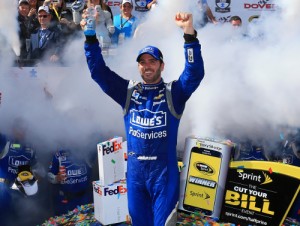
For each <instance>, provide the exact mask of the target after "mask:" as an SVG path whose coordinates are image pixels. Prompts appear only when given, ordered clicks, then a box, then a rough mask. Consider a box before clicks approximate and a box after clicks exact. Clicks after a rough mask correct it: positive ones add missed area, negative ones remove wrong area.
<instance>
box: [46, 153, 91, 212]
mask: <svg viewBox="0 0 300 226" xmlns="http://www.w3.org/2000/svg"><path fill="white" fill-rule="evenodd" d="M60 167H64V169H65V173H66V180H64V181H63V182H57V181H56V180H55V176H56V175H57V174H58V172H59V170H60ZM91 173H92V172H91V166H90V165H89V164H88V163H87V161H86V160H85V159H84V158H82V156H76V155H75V154H74V153H71V151H68V150H59V151H57V152H55V154H54V155H53V158H52V161H51V164H50V166H49V172H48V180H49V181H50V182H51V183H53V184H56V186H55V187H54V189H55V194H54V205H55V206H54V211H55V214H56V215H61V214H64V213H67V212H68V211H71V210H73V209H75V208H76V207H77V206H80V205H85V204H88V203H90V202H91V201H92V200H93V197H92V192H89V191H90V190H91V189H92V187H91V184H92V182H91Z"/></svg>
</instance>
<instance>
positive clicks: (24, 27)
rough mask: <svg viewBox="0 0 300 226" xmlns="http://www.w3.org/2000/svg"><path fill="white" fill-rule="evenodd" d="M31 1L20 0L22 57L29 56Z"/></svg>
mask: <svg viewBox="0 0 300 226" xmlns="http://www.w3.org/2000/svg"><path fill="white" fill-rule="evenodd" d="M29 10H30V9H29V3H28V1H27V0H20V1H19V7H18V22H19V39H20V44H21V46H20V59H21V60H22V59H26V58H27V40H29V38H30V30H31V28H30V19H29V17H28V14H29Z"/></svg>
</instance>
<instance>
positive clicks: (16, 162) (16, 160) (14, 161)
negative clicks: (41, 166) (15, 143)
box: [8, 155, 30, 167]
mask: <svg viewBox="0 0 300 226" xmlns="http://www.w3.org/2000/svg"><path fill="white" fill-rule="evenodd" d="M8 162H9V163H8V164H9V165H10V166H12V167H18V166H23V165H29V163H30V159H29V158H27V157H25V156H24V155H20V156H10V157H9V159H8Z"/></svg>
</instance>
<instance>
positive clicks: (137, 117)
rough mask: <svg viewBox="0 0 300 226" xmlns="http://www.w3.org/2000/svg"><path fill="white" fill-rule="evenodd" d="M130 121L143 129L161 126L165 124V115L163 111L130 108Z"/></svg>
mask: <svg viewBox="0 0 300 226" xmlns="http://www.w3.org/2000/svg"><path fill="white" fill-rule="evenodd" d="M130 123H131V124H132V125H135V126H138V127H141V128H145V129H152V128H158V127H163V126H166V124H167V115H166V112H163V111H159V112H152V111H150V110H148V109H143V110H135V109H132V110H130Z"/></svg>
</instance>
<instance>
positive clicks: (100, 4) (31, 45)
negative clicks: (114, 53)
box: [18, 0, 156, 66]
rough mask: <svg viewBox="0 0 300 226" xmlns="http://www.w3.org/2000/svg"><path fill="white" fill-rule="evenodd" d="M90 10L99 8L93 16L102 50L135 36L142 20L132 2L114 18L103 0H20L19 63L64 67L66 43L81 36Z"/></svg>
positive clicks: (146, 8) (147, 5)
mask: <svg viewBox="0 0 300 226" xmlns="http://www.w3.org/2000/svg"><path fill="white" fill-rule="evenodd" d="M155 4H156V0H153V1H151V0H147V1H145V4H144V6H143V7H144V9H143V10H142V9H141V11H143V12H147V11H149V9H150V8H151V7H153V6H154V5H155ZM91 7H92V8H95V9H96V14H95V15H93V16H94V17H95V20H96V26H97V37H98V39H99V40H100V45H101V47H102V48H103V49H105V48H109V47H112V46H113V47H116V46H117V45H118V44H120V42H121V41H123V40H124V39H128V38H131V37H132V36H133V34H134V31H135V29H136V27H137V26H138V24H139V19H138V18H137V17H136V16H134V15H133V14H132V11H133V2H132V0H124V1H122V3H121V5H120V14H119V15H113V13H112V10H111V8H110V7H109V6H108V5H107V4H106V3H105V2H104V0H89V1H86V0H75V1H69V0H44V1H42V2H38V0H20V1H19V2H18V23H19V39H20V43H21V47H20V55H19V56H18V61H19V63H22V66H36V65H37V64H38V63H39V62H41V61H43V62H44V63H46V64H47V63H49V64H56V65H64V60H63V57H62V53H63V51H64V47H65V46H66V45H65V44H66V43H67V42H68V40H70V39H75V38H78V37H80V36H81V35H82V32H81V27H80V25H79V22H80V20H81V18H82V16H83V15H84V14H87V12H88V10H87V9H88V8H91ZM140 7H142V6H140Z"/></svg>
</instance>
